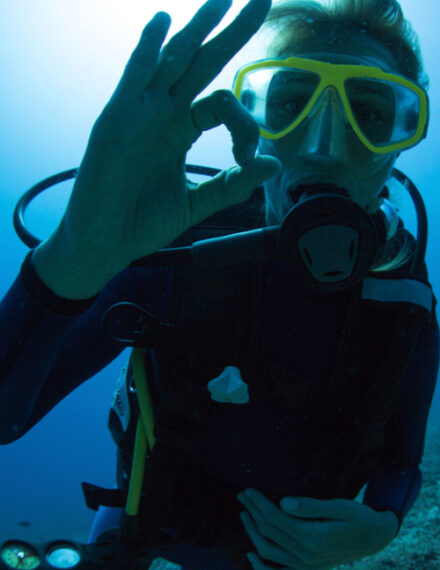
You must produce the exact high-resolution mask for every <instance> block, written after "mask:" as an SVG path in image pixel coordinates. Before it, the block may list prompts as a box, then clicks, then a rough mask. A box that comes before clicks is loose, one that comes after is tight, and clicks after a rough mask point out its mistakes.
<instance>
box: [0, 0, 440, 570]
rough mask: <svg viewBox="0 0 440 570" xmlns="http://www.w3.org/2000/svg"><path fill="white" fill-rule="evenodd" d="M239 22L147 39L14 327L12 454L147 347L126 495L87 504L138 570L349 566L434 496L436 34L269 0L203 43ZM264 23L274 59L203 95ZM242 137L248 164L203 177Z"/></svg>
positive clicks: (91, 145) (119, 492)
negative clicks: (426, 206)
mask: <svg viewBox="0 0 440 570" xmlns="http://www.w3.org/2000/svg"><path fill="white" fill-rule="evenodd" d="M229 7H230V1H229V0H209V1H208V2H206V3H205V4H204V5H203V6H202V7H201V8H200V10H199V11H198V12H197V13H196V15H195V16H194V17H193V19H192V20H191V21H190V22H189V23H188V25H187V26H186V27H184V28H183V29H182V30H181V31H180V32H179V33H177V34H176V35H175V36H174V37H172V38H171V39H170V40H169V41H168V43H166V44H165V45H163V44H164V41H165V37H166V35H167V31H168V29H169V25H170V17H169V16H168V15H167V14H166V13H164V12H159V13H158V14H156V16H155V17H154V18H153V19H152V20H151V21H150V22H149V23H148V24H147V25H146V27H145V29H144V30H143V33H142V36H141V39H140V41H139V43H138V45H137V47H136V48H135V50H134V52H133V54H132V55H131V57H130V59H129V61H128V63H127V66H126V68H125V70H124V72H123V75H122V77H121V80H120V82H119V84H118V85H117V88H116V90H115V92H114V93H113V95H112V97H111V98H110V100H109V102H108V103H107V105H106V106H105V107H104V109H103V111H102V113H101V115H100V116H99V117H98V119H97V120H96V122H95V124H94V126H93V129H92V132H91V135H90V139H89V142H88V146H87V149H86V152H85V155H84V157H83V160H82V162H81V165H80V167H79V170H78V171H77V172H76V179H75V183H74V187H73V190H72V194H71V197H70V200H69V203H68V205H67V208H66V211H65V213H64V215H63V218H62V220H61V222H60V224H59V225H58V227H57V228H56V230H55V231H54V233H53V234H52V235H51V236H50V238H48V239H47V240H45V241H43V242H42V243H41V244H40V245H38V246H37V247H35V246H33V247H32V250H31V251H30V252H29V254H28V255H27V256H26V258H25V260H24V262H23V265H22V267H21V270H20V273H19V275H18V276H17V278H16V280H15V281H14V283H13V284H12V286H11V287H10V289H9V291H8V292H7V293H6V295H5V297H4V299H3V301H2V303H1V306H0V325H1V327H2V330H3V333H2V339H3V352H2V357H1V364H2V376H1V381H0V396H1V397H0V403H1V404H0V405H1V416H0V417H1V424H0V434H1V442H2V443H3V444H7V443H10V442H13V441H15V440H17V439H18V438H20V437H21V436H23V435H24V434H25V433H26V432H27V431H28V430H30V429H31V428H32V427H33V426H34V425H35V424H36V423H37V422H39V421H40V420H41V419H42V418H43V417H44V416H45V415H46V414H47V413H48V412H49V411H50V410H51V409H52V408H53V407H54V406H56V405H57V403H59V402H60V401H61V400H62V399H63V398H65V397H66V396H67V395H68V394H69V393H71V392H72V391H73V390H74V389H75V388H76V387H78V386H79V385H80V384H82V383H83V382H85V381H86V380H88V379H89V378H91V377H93V376H94V375H95V374H96V373H98V372H99V371H100V370H102V369H103V368H104V367H105V366H107V365H108V364H109V363H110V362H111V361H113V360H114V359H115V358H116V357H117V356H118V354H120V352H121V351H122V350H123V349H124V348H125V347H127V346H131V347H133V350H132V352H131V355H130V358H129V360H128V361H127V364H126V366H125V367H124V368H123V370H122V373H121V376H120V377H119V379H118V381H117V384H116V389H115V395H114V399H113V402H112V405H111V409H110V415H109V428H110V430H111V433H112V436H113V438H114V440H115V443H116V445H117V473H116V485H115V488H114V489H103V488H100V487H97V486H96V485H92V484H90V483H83V489H84V493H85V496H86V501H87V504H88V505H89V506H90V507H91V508H92V509H94V510H97V511H98V514H97V515H96V518H95V521H94V524H93V527H92V529H91V534H90V544H95V545H105V544H108V543H110V542H111V541H112V540H114V541H119V542H118V544H120V545H124V548H125V552H126V553H127V555H128V554H129V553H130V552H135V551H136V549H138V550H139V549H140V550H139V552H141V550H142V548H143V550H142V554H139V556H137V557H136V560H131V561H130V562H129V563H127V565H125V566H123V565H122V564H121V565H120V566H119V568H149V567H150V566H149V564H150V563H151V564H152V566H151V568H153V565H154V560H155V559H157V558H159V557H160V558H162V559H164V560H167V561H169V563H170V568H171V567H175V568H179V567H183V568H185V569H187V570H198V569H202V568H203V569H206V568H209V569H223V570H228V569H231V570H232V569H237V568H240V569H246V568H247V569H250V568H253V569H254V570H263V569H273V568H283V569H285V570H288V569H305V568H333V567H336V566H338V565H339V564H342V563H345V562H350V561H353V560H358V559H361V558H363V557H365V556H369V555H372V554H374V553H377V552H379V551H381V550H382V549H384V548H385V547H386V546H387V545H388V544H390V543H391V542H392V540H393V539H394V538H395V537H396V536H397V534H398V532H399V529H400V526H401V524H402V522H403V520H404V518H405V516H406V514H407V513H408V511H409V510H410V509H411V507H412V505H413V504H414V501H415V500H416V498H417V496H418V493H419V491H420V488H421V476H422V475H421V470H420V466H419V465H420V462H421V458H422V454H423V445H424V438H425V430H426V422H427V417H428V413H429V409H430V405H431V401H432V396H433V392H434V388H435V382H436V376H437V371H438V325H437V320H436V315H435V306H436V299H435V297H434V295H433V293H432V288H431V286H430V284H429V281H428V275H427V270H426V266H425V263H424V255H425V249H426V231H427V229H426V220H425V219H424V215H423V202H421V199H420V196H419V195H418V193H417V191H416V189H415V187H413V185H412V183H411V182H410V181H409V179H408V178H406V177H405V176H404V175H402V173H399V171H397V170H395V169H394V165H395V162H396V159H397V157H398V156H399V155H400V153H401V152H403V151H404V150H406V149H409V148H412V147H414V146H415V145H417V144H418V143H419V142H420V141H422V140H423V138H424V137H426V134H427V128H428V121H429V103H428V96H427V92H426V91H427V87H428V82H427V77H426V75H425V73H424V70H423V64H422V60H421V54H420V49H419V45H418V40H417V37H416V35H415V33H414V32H413V31H412V28H411V26H410V24H409V23H408V22H407V21H406V20H405V19H404V17H403V14H402V11H401V7H400V6H399V4H398V2H397V0H385V1H384V0H370V1H367V2H365V1H363V2H361V1H356V0H352V1H348V0H347V1H345V0H335V1H334V2H331V3H329V4H328V6H327V5H326V6H323V5H322V4H320V3H317V2H313V1H306V2H298V1H296V0H288V1H285V2H282V3H279V4H276V5H274V7H272V8H271V6H270V0H251V1H250V2H249V3H248V4H247V5H246V7H245V8H244V9H243V10H242V12H241V13H240V14H239V15H238V16H237V17H236V18H235V19H234V21H233V22H232V23H231V24H229V25H228V26H227V27H226V28H225V29H224V30H223V31H221V32H220V33H218V35H217V36H215V37H214V38H212V39H210V40H209V41H207V42H205V41H204V40H205V39H206V37H207V36H208V35H209V34H210V33H211V32H212V30H213V29H214V28H215V27H216V26H217V25H218V23H219V22H220V21H221V19H222V18H223V16H224V15H225V14H226V12H227V11H228V9H229ZM260 27H261V29H262V30H263V31H264V30H272V32H274V33H273V36H272V41H271V43H270V44H269V47H268V51H267V53H266V57H265V58H264V59H262V60H260V61H257V62H252V63H249V64H247V65H245V66H244V67H242V68H241V69H240V71H239V72H238V74H237V76H236V78H235V81H234V86H233V92H231V91H228V90H219V91H215V92H213V93H212V94H210V95H208V96H206V97H203V98H199V99H197V100H195V99H196V97H197V95H198V94H199V93H200V92H201V91H202V90H204V89H205V88H206V86H208V85H209V84H210V83H211V81H212V80H213V79H214V78H215V77H216V76H217V75H218V74H219V73H220V71H221V69H222V68H223V67H224V66H225V65H226V64H227V63H228V61H229V60H230V59H231V58H232V57H233V56H234V55H235V54H236V53H237V52H238V51H239V50H240V49H241V48H242V47H243V46H244V45H245V44H246V43H247V42H248V41H249V40H250V38H251V37H252V36H254V34H256V33H257V31H258V30H259V29H260ZM256 37H257V38H258V35H257V36H256ZM221 124H223V125H225V126H226V127H227V128H228V130H229V131H230V132H231V136H232V140H233V154H234V157H235V160H236V162H237V166H234V167H232V168H229V169H227V170H224V171H221V172H219V173H217V174H216V175H214V176H213V177H212V178H210V179H209V180H207V181H203V182H200V183H196V182H193V181H191V180H189V179H188V178H187V177H186V175H185V163H186V153H187V152H188V150H189V149H190V148H191V146H192V145H193V144H194V142H195V141H196V140H197V139H198V138H199V137H200V136H201V134H202V133H203V132H204V131H206V130H208V129H212V128H214V127H216V126H218V125H221ZM257 149H258V152H257ZM393 177H394V178H396V179H398V180H399V181H400V182H401V183H402V184H403V187H404V189H405V191H406V190H407V191H408V192H410V194H411V197H412V198H413V201H414V203H415V207H416V210H417V214H418V231H417V236H415V237H414V236H412V235H411V234H410V233H409V232H408V231H407V230H406V229H405V227H404V223H403V220H402V219H400V217H399V214H398V210H397V208H396V206H395V205H394V204H393V202H392V195H391V192H390V189H389V181H390V180H391V178H393ZM260 185H263V190H262V189H261V186H260ZM188 251H189V252H190V254H189V256H187V252H188ZM160 256H162V257H160ZM164 256H165V257H164ZM159 258H160V259H159ZM161 260H162V261H161ZM182 260H183V261H182ZM133 473H137V474H139V473H140V474H141V476H139V477H138V476H136V477H133ZM364 486H366V488H365V492H364V495H363V497H362V502H360V499H358V500H355V499H356V498H357V497H358V494H359V492H360V491H361V490H362V489H363V488H364ZM136 489H137V490H136ZM136 493H137V497H138V501H137V502H136V504H135V507H134V508H129V507H128V506H126V508H125V511H124V505H128V504H129V503H130V501H131V498H132V496H133V495H134V494H136ZM130 504H131V503H130ZM141 547H142V548H141ZM121 548H122V546H121ZM111 563H112V560H111V559H110V558H108V560H107V566H106V567H107V568H110V567H111ZM173 564H174V566H173ZM16 567H19V566H16ZM23 567H24V566H23ZM63 567H64V566H63ZM90 567H91V566H90Z"/></svg>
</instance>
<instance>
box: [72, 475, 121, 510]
mask: <svg viewBox="0 0 440 570" xmlns="http://www.w3.org/2000/svg"><path fill="white" fill-rule="evenodd" d="M81 487H82V490H83V493H84V497H85V500H86V503H87V506H88V507H89V509H92V511H97V510H98V508H99V507H100V506H101V505H102V506H104V507H124V506H125V503H126V501H127V493H126V491H123V490H122V489H104V487H98V486H97V485H93V484H92V483H86V482H84V481H83V482H82V483H81Z"/></svg>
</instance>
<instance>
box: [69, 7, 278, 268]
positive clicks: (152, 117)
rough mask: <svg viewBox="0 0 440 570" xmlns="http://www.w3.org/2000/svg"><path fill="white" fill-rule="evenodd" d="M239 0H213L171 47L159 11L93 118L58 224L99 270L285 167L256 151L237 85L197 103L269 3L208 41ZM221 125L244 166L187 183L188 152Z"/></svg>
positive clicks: (160, 241) (140, 252)
mask: <svg viewBox="0 0 440 570" xmlns="http://www.w3.org/2000/svg"><path fill="white" fill-rule="evenodd" d="M230 4H231V2H230V0H209V1H208V2H206V3H205V4H204V5H203V6H202V7H201V8H200V10H199V11H198V12H197V13H196V15H195V16H194V17H193V19H192V20H191V21H190V22H189V23H188V24H187V26H186V27H184V28H183V29H182V30H181V31H180V32H179V33H177V34H176V35H175V36H173V37H172V38H171V39H170V40H169V42H168V43H167V44H166V45H165V46H164V47H163V48H162V49H161V46H162V43H163V42H164V39H165V36H166V34H167V31H168V29H169V25H170V18H169V16H168V14H166V13H164V12H159V13H158V14H156V16H155V17H154V18H153V19H152V20H151V21H150V22H149V23H148V24H147V26H146V27H145V29H144V31H143V33H142V36H141V39H140V41H139V44H138V45H137V47H136V49H135V50H134V52H133V54H132V55H131V57H130V59H129V61H128V63H127V66H126V68H125V71H124V73H123V75H122V77H121V80H120V82H119V84H118V86H117V88H116V90H115V92H114V94H113V95H112V97H111V99H110V101H109V102H108V104H107V105H106V106H105V108H104V110H103V112H102V113H101V115H100V116H99V117H98V119H97V120H96V122H95V124H94V126H93V129H92V132H91V135H90V139H89V143H88V146H87V150H86V153H85V155H84V158H83V161H82V163H81V166H80V169H79V172H78V175H77V178H76V182H75V185H74V188H73V191H72V195H71V198H70V201H69V204H68V207H67V210H66V212H65V215H64V218H63V220H62V222H61V224H60V227H59V230H58V232H59V237H60V240H59V241H61V243H67V244H68V247H67V249H68V250H70V251H72V252H74V253H73V254H72V258H73V259H75V260H76V261H78V260H81V259H83V258H87V259H86V260H85V261H83V262H81V263H86V264H87V266H90V267H95V266H96V271H99V270H100V264H102V263H103V260H105V262H106V263H107V265H108V266H109V267H110V269H109V271H107V273H109V272H110V273H113V274H116V273H118V272H119V271H121V270H122V269H124V268H125V267H127V266H128V265H129V264H130V263H131V262H132V261H134V260H135V259H138V258H139V257H142V256H144V255H149V254H151V253H152V252H154V251H156V250H157V249H159V248H161V247H163V246H165V245H167V244H169V243H170V242H171V241H172V240H173V239H175V238H176V237H178V236H179V235H180V234H181V233H182V232H184V231H185V230H186V229H187V228H188V227H190V226H192V225H194V224H196V223H198V222H200V221H201V220H202V219H204V218H206V217H207V216H209V215H211V214H212V213H214V212H215V211H217V210H220V209H222V208H225V207H227V206H229V205H231V204H233V203H237V202H241V201H243V200H245V199H246V198H248V197H249V196H250V194H251V192H252V189H253V188H254V187H255V185H258V184H260V183H261V182H262V181H263V180H265V179H267V178H269V177H270V176H272V175H273V174H275V173H276V171H277V170H278V168H279V163H278V161H276V160H275V159H273V158H270V157H258V158H255V159H254V158H253V153H254V151H255V148H256V146H257V143H258V134H259V133H258V127H257V125H256V124H255V122H254V120H253V119H252V118H251V117H250V115H249V114H248V113H247V111H246V110H245V109H244V107H242V106H241V104H239V103H238V101H237V100H236V99H235V98H234V97H233V96H232V94H231V93H230V92H228V91H219V92H216V93H214V94H212V95H210V96H209V97H206V98H205V99H201V100H200V101H196V102H195V103H194V102H193V101H194V99H195V97H196V96H197V95H198V94H199V93H200V92H201V91H202V90H203V89H204V88H205V87H206V86H207V85H208V84H209V83H210V82H211V81H212V80H213V79H214V77H215V76H216V75H218V73H219V72H220V71H221V69H222V68H223V67H224V66H225V65H226V63H227V62H228V61H229V60H230V59H231V58H232V57H233V56H234V54H235V53H236V52H237V51H238V50H239V49H240V48H241V47H242V46H243V45H244V44H245V43H246V42H247V41H248V40H249V39H250V37H251V36H252V35H253V34H254V33H255V32H256V31H257V30H258V28H259V27H260V26H261V24H262V22H263V21H264V18H265V16H266V14H267V12H268V10H269V8H270V0H251V1H250V2H249V3H248V4H247V5H246V7H245V8H244V9H243V10H242V12H241V13H240V14H239V15H238V16H237V17H236V18H235V20H234V21H233V22H232V23H231V24H230V25H229V26H228V27H226V28H225V29H224V30H223V31H222V32H221V33H219V34H218V35H217V36H216V37H214V38H213V39H212V40H210V41H209V42H207V43H205V44H204V45H202V43H203V41H204V40H205V38H206V37H207V36H208V35H209V33H210V32H211V31H212V30H213V29H214V28H215V27H216V26H217V24H218V23H219V22H220V21H221V20H222V18H223V16H224V15H225V13H226V12H227V11H228V9H229V7H230ZM221 123H224V124H225V125H226V127H227V128H228V129H229V130H230V131H231V134H232V139H233V142H234V147H233V152H234V156H235V158H236V160H237V163H238V164H239V167H234V168H232V169H231V170H230V171H226V172H225V171H223V172H222V173H220V174H219V175H218V176H216V177H215V178H214V179H212V180H209V181H208V182H206V183H202V184H200V185H198V184H195V183H191V182H189V181H187V179H186V176H185V170H184V169H185V155H186V153H187V151H188V150H189V148H190V147H191V145H192V144H193V143H194V141H195V140H196V139H197V138H198V137H199V136H200V134H201V132H202V131H203V130H206V129H210V128H212V127H214V126H216V125H218V124H221ZM249 149H251V150H249ZM98 260H99V262H98Z"/></svg>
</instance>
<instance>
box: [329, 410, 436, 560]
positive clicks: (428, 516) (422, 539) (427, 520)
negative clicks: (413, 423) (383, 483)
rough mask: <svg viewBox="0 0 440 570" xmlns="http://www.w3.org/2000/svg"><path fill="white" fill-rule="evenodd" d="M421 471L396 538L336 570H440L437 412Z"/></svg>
mask: <svg viewBox="0 0 440 570" xmlns="http://www.w3.org/2000/svg"><path fill="white" fill-rule="evenodd" d="M422 471H423V486H422V490H421V491H420V495H419V496H418V498H417V500H416V502H415V503H414V506H413V508H412V509H411V510H410V512H409V513H408V515H407V516H406V517H405V520H404V521H403V524H402V527H401V529H400V533H399V535H398V536H397V538H395V539H394V540H393V542H392V543H391V544H390V545H389V546H388V547H387V548H385V550H382V552H380V553H379V554H376V555H375V556H369V557H368V558H364V559H363V560H360V561H358V562H352V563H350V564H343V565H341V566H338V567H337V570H346V569H348V568H350V569H353V570H382V569H385V568H387V569H388V568H399V569H400V570H440V409H439V410H435V413H432V414H431V418H430V421H429V425H428V430H427V433H426V441H425V451H424V454H423V463H422Z"/></svg>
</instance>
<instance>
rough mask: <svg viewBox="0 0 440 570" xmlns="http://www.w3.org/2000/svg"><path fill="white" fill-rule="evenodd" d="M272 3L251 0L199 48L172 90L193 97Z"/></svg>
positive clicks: (248, 36)
mask: <svg viewBox="0 0 440 570" xmlns="http://www.w3.org/2000/svg"><path fill="white" fill-rule="evenodd" d="M271 3H272V2H271V0H251V1H250V2H249V3H248V4H247V5H246V6H245V7H244V8H243V10H242V11H241V12H240V13H239V14H238V16H237V17H236V18H235V20H234V21H233V22H232V23H231V24H229V26H228V27H227V28H225V29H224V30H223V31H222V32H220V33H219V34H218V35H217V36H216V37H215V38H213V39H212V40H210V41H209V42H207V43H206V44H204V45H203V46H202V47H201V48H200V49H199V50H198V52H197V53H196V55H195V57H194V59H193V62H192V64H191V66H190V67H189V68H188V69H187V71H186V72H185V73H184V75H183V76H182V77H181V79H180V80H179V81H178V82H177V83H176V84H175V85H174V87H173V88H172V93H173V94H175V95H177V96H183V97H187V98H188V99H189V100H190V101H192V100H193V99H194V98H195V97H196V95H197V94H198V93H200V92H201V91H203V89H204V88H205V87H206V86H207V85H209V83H211V81H212V80H213V79H214V78H215V77H216V76H217V75H218V74H219V73H220V71H221V70H222V69H223V68H224V66H225V65H226V64H227V63H228V61H229V60H230V59H232V57H233V56H234V55H235V54H236V53H237V52H238V51H239V50H240V49H241V48H242V47H243V46H244V45H245V44H246V43H247V42H248V41H249V40H250V39H251V37H252V36H253V35H254V34H255V33H256V32H257V31H258V29H259V28H260V27H261V25H262V24H263V22H264V20H265V18H266V16H267V13H268V12H269V9H270V7H271Z"/></svg>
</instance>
